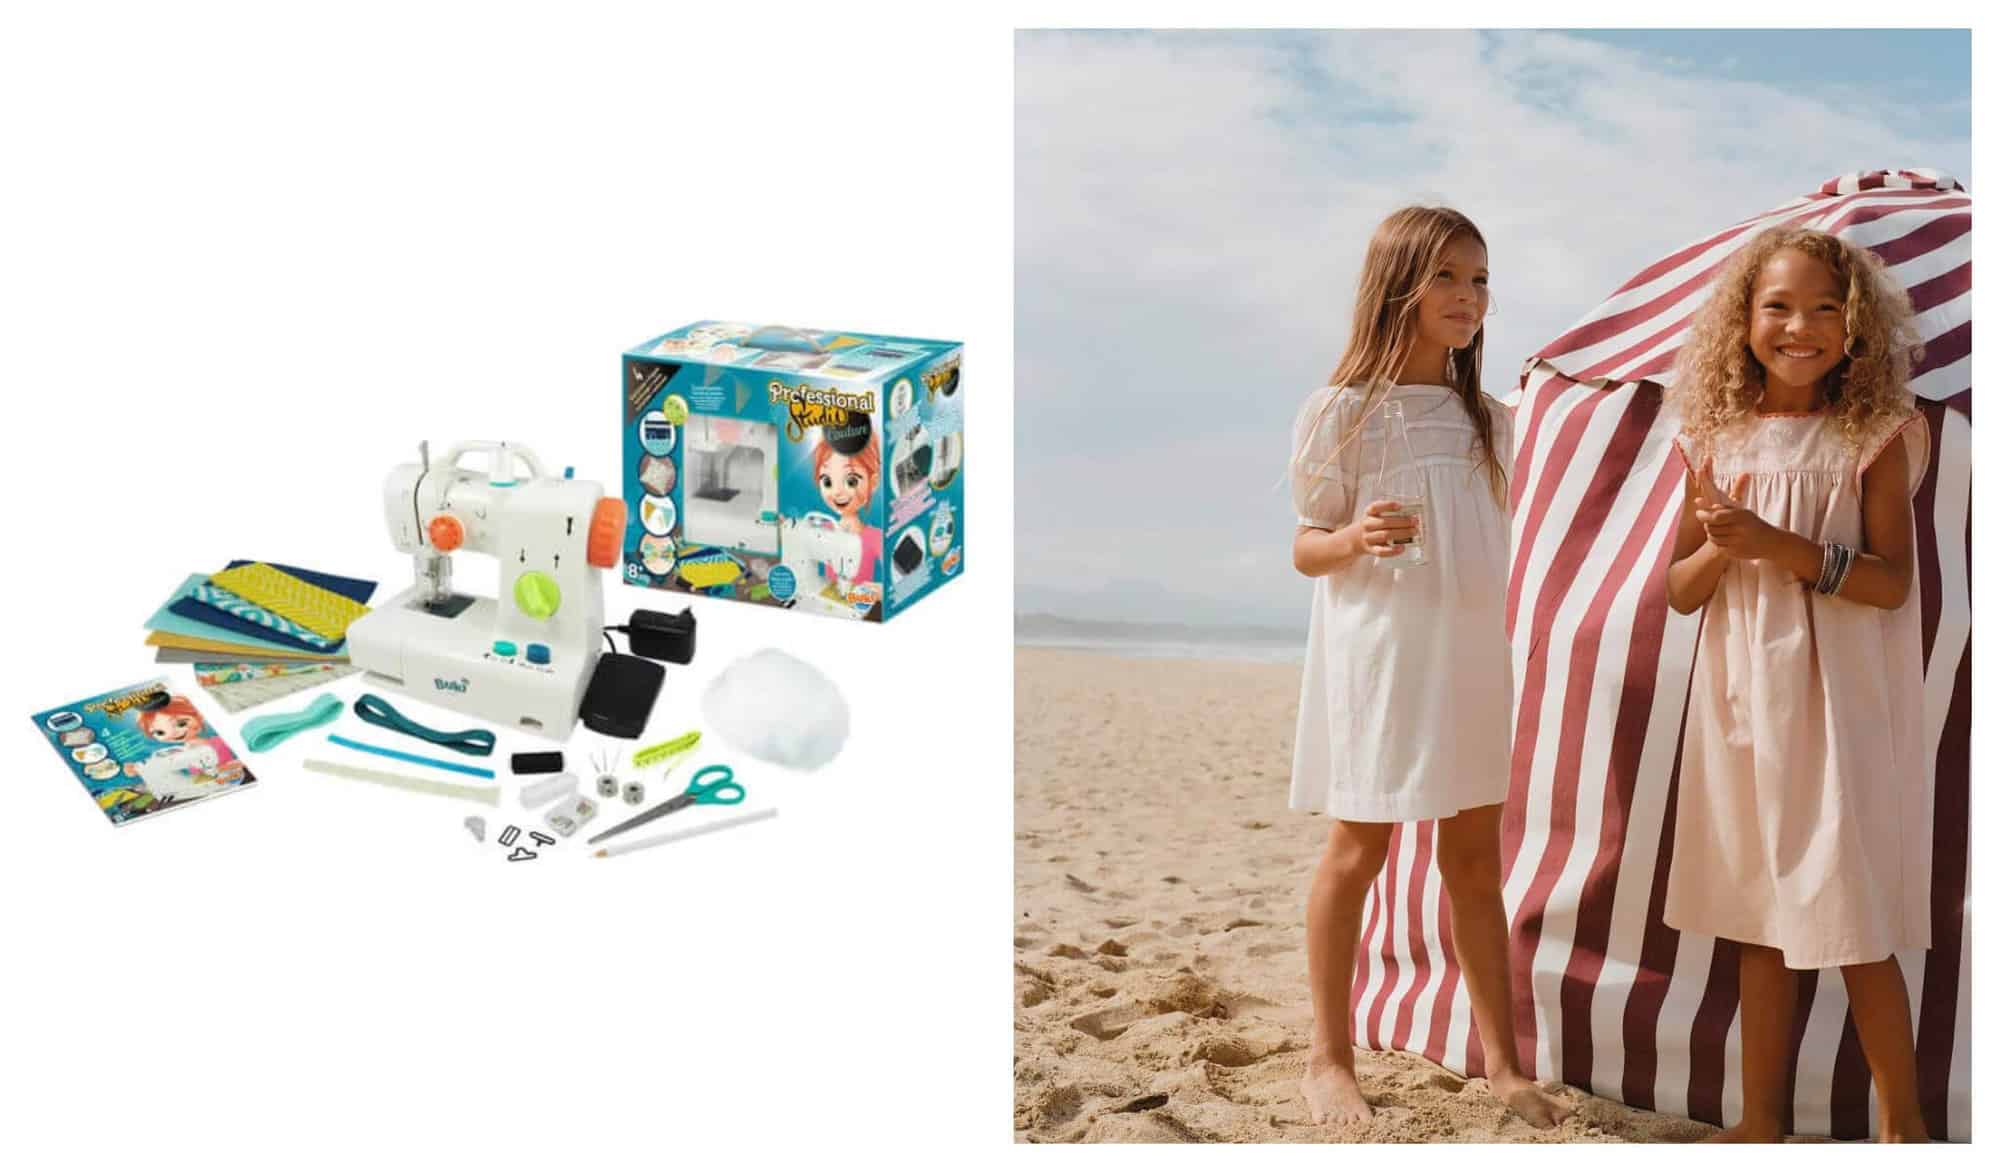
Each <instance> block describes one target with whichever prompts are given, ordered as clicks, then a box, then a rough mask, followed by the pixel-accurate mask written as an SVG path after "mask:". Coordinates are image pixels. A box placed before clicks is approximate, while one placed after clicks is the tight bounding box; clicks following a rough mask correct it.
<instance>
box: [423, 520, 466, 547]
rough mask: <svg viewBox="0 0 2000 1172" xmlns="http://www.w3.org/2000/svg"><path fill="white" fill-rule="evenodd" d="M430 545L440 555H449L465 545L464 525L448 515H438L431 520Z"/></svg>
mask: <svg viewBox="0 0 2000 1172" xmlns="http://www.w3.org/2000/svg"><path fill="white" fill-rule="evenodd" d="M429 532H430V538H431V544H432V545H433V546H435V547H437V550H438V552H440V553H450V552H451V551H452V550H454V549H457V548H458V547H459V546H461V545H464V544H465V523H464V522H463V521H460V520H459V519H458V518H457V517H454V516H452V515H451V514H450V513H439V514H438V515H437V516H435V517H432V518H431V523H430V528H429Z"/></svg>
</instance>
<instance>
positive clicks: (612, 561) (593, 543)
mask: <svg viewBox="0 0 2000 1172" xmlns="http://www.w3.org/2000/svg"><path fill="white" fill-rule="evenodd" d="M624 540H625V498H623V497H610V496H607V497H601V498H599V499H598V502H597V507H596V508H595V509H592V510H591V512H590V541H589V544H588V545H587V546H586V547H585V550H584V552H585V554H586V555H587V556H588V557H589V559H590V564H591V565H593V566H596V567H598V568H599V569H609V568H610V567H612V566H615V565H617V564H618V547H619V546H620V545H621V544H622V543H623V542H624Z"/></svg>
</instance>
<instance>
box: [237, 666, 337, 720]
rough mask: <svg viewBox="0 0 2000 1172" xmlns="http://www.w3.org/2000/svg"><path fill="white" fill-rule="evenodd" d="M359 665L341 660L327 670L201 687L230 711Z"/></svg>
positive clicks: (311, 686) (304, 687) (282, 695)
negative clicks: (341, 662) (341, 661)
mask: <svg viewBox="0 0 2000 1172" xmlns="http://www.w3.org/2000/svg"><path fill="white" fill-rule="evenodd" d="M360 670H361V669H360V668H358V667H355V666H354V665H353V664H349V663H343V664H338V665H335V666H333V667H332V668H331V669H330V670H328V671H322V672H312V673H309V674H306V675H291V676H270V677H268V678H265V679H261V680H241V681H238V682H236V683H233V684H207V685H204V686H203V689H202V690H203V691H205V692H207V693H208V694H209V695H210V696H211V697H213V698H214V699H215V702H216V703H218V704H220V705H222V707H223V710H224V711H226V712H229V713H231V714H234V713H238V712H243V711H246V710H248V709H251V708H255V707H257V706H258V705H260V704H269V703H270V702H271V701H273V700H282V699H284V698H285V697H286V696H290V695H292V694H294V693H296V692H307V691H311V690H312V689H314V688H319V687H324V686H326V685H327V684H330V683H332V682H334V681H335V680H338V679H342V678H344V677H346V676H350V675H353V674H354V673H355V672H357V671H360Z"/></svg>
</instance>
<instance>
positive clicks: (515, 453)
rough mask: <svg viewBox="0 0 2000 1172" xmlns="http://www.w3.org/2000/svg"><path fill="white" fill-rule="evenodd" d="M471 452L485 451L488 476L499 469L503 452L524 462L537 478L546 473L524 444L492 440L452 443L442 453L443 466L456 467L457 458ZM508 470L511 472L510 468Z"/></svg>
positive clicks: (509, 458) (510, 458) (509, 457)
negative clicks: (449, 447)
mask: <svg viewBox="0 0 2000 1172" xmlns="http://www.w3.org/2000/svg"><path fill="white" fill-rule="evenodd" d="M471 452H485V453H486V472H487V475H488V476H489V477H490V476H492V475H493V474H494V473H495V472H497V471H498V470H499V465H500V463H501V460H502V454H503V453H504V454H505V457H506V458H507V459H508V460H519V461H520V462H521V463H523V464H526V465H527V466H528V471H529V472H530V473H532V474H533V475H534V477H535V478H536V479H537V480H539V479H541V478H542V477H544V476H547V475H548V473H546V472H544V471H542V462H541V461H540V460H538V459H536V458H535V453H533V452H531V451H529V450H528V449H527V448H526V447H525V446H523V445H521V444H514V443H505V442H496V441H494V440H467V441H465V442H464V443H458V444H453V445H452V446H451V450H450V451H448V452H446V453H445V454H444V466H445V467H446V468H447V469H456V468H457V467H458V462H459V460H460V459H462V458H463V457H464V456H466V455H467V454H469V453H471ZM509 471H510V472H511V469H510V470H509Z"/></svg>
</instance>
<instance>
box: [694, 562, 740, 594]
mask: <svg viewBox="0 0 2000 1172" xmlns="http://www.w3.org/2000/svg"><path fill="white" fill-rule="evenodd" d="M680 569H681V577H682V578H684V579H686V580H687V583H688V585H690V586H694V587H696V588H698V589H703V590H706V589H707V588H708V587H710V586H721V585H723V584H724V583H727V582H734V581H736V579H738V578H740V577H742V576H743V568H742V567H741V566H739V565H737V564H736V563H735V562H732V561H714V562H696V563H688V562H682V563H681V567H680Z"/></svg>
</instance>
